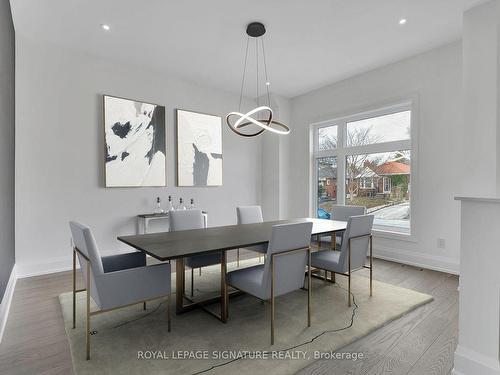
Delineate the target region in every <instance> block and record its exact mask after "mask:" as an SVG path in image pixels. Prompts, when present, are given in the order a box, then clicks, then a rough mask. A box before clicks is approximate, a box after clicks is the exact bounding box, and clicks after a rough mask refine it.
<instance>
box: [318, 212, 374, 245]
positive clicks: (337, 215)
mask: <svg viewBox="0 0 500 375" xmlns="http://www.w3.org/2000/svg"><path fill="white" fill-rule="evenodd" d="M365 214H366V207H365V206H350V205H340V204H337V205H335V206H333V207H332V214H331V219H332V220H337V221H348V220H349V218H350V217H351V216H359V215H365ZM342 234H343V233H341V232H340V233H336V234H335V242H332V244H331V245H332V249H337V245H340V244H341V243H342ZM323 239H324V240H325V241H327V242H328V241H332V238H331V236H318V246H319V247H321V241H322V240H323Z"/></svg>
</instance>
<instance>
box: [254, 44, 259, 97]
mask: <svg viewBox="0 0 500 375" xmlns="http://www.w3.org/2000/svg"><path fill="white" fill-rule="evenodd" d="M255 60H256V65H257V77H256V78H257V80H256V82H255V84H256V88H257V107H259V38H255Z"/></svg>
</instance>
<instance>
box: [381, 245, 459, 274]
mask: <svg viewBox="0 0 500 375" xmlns="http://www.w3.org/2000/svg"><path fill="white" fill-rule="evenodd" d="M373 256H374V257H375V258H380V259H384V260H390V261H392V262H397V263H403V264H408V265H410V266H415V267H422V268H427V269H430V270H434V271H440V272H446V273H451V274H453V275H459V274H460V263H459V262H458V261H455V260H453V259H451V258H447V257H441V256H437V255H431V254H423V253H416V252H410V251H407V250H401V249H391V248H387V247H378V246H377V247H375V246H374V248H373Z"/></svg>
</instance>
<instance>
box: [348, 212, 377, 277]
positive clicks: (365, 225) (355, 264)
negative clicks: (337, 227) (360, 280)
mask: <svg viewBox="0 0 500 375" xmlns="http://www.w3.org/2000/svg"><path fill="white" fill-rule="evenodd" d="M373 218H374V216H373V215H359V216H351V217H350V218H349V220H348V221H347V229H346V230H345V232H344V236H343V237H342V246H341V249H340V251H341V253H340V259H339V263H340V264H341V265H342V269H343V272H347V271H348V268H349V252H348V251H349V239H351V241H350V242H351V271H352V270H356V269H359V268H362V267H363V266H364V265H365V262H366V255H367V253H368V249H369V248H368V246H369V242H370V240H369V238H368V237H362V238H354V237H357V236H367V235H370V234H371V233H372V227H373Z"/></svg>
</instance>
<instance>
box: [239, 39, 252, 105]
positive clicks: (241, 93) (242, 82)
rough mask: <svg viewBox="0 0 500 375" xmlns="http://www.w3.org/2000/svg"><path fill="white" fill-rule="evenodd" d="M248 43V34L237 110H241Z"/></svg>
mask: <svg viewBox="0 0 500 375" xmlns="http://www.w3.org/2000/svg"><path fill="white" fill-rule="evenodd" d="M249 43H250V36H247V48H246V50H245V63H244V64H243V78H242V79H241V90H240V104H239V105H238V112H241V102H242V100H243V87H244V86H245V73H246V71H247V60H248V44H249Z"/></svg>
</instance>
